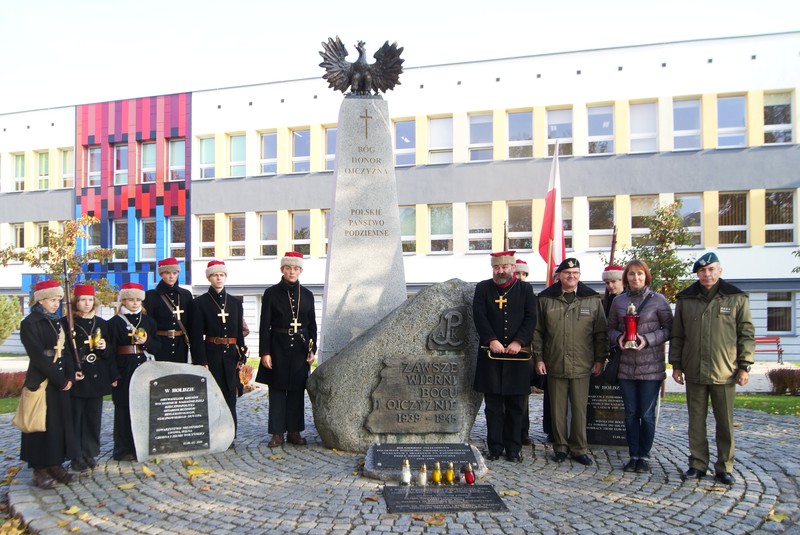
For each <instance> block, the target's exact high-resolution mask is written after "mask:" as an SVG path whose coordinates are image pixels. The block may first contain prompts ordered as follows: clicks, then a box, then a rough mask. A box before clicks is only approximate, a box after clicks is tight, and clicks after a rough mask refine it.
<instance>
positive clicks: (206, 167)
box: [199, 137, 217, 180]
mask: <svg viewBox="0 0 800 535" xmlns="http://www.w3.org/2000/svg"><path fill="white" fill-rule="evenodd" d="M209 143H210V145H211V146H210V147H209V146H208V144H209ZM199 148H200V164H199V167H200V179H202V180H206V179H207V180H210V179H212V178H214V177H216V175H217V154H216V148H217V140H216V139H215V138H214V137H201V138H200V139H199ZM209 149H210V150H209ZM209 152H210V156H211V160H210V161H209V160H208V159H207V158H208V156H209Z"/></svg>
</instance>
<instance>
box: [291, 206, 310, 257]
mask: <svg viewBox="0 0 800 535" xmlns="http://www.w3.org/2000/svg"><path fill="white" fill-rule="evenodd" d="M291 218H292V239H291V240H290V245H291V247H292V251H296V252H298V253H302V254H304V255H310V254H311V214H310V213H309V212H307V211H306V212H291Z"/></svg>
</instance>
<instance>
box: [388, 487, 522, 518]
mask: <svg viewBox="0 0 800 535" xmlns="http://www.w3.org/2000/svg"><path fill="white" fill-rule="evenodd" d="M383 498H384V499H385V500H386V508H387V509H388V510H389V512H390V513H458V512H463V511H497V512H499V511H508V508H507V507H506V504H504V503H503V500H501V499H500V496H499V495H498V494H497V491H495V490H494V487H493V486H492V485H452V486H441V487H440V486H430V485H429V486H425V487H414V486H410V487H401V486H393V485H386V486H384V487H383Z"/></svg>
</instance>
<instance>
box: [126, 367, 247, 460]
mask: <svg viewBox="0 0 800 535" xmlns="http://www.w3.org/2000/svg"><path fill="white" fill-rule="evenodd" d="M130 406H131V428H132V430H133V439H134V444H135V445H136V458H137V459H138V460H139V461H140V462H142V461H146V460H147V459H149V458H150V457H182V456H185V455H200V454H203V453H216V452H221V451H225V450H227V449H228V447H229V446H230V445H231V443H232V442H233V438H234V433H235V430H234V425H233V418H232V417H231V413H230V410H229V409H228V405H227V404H226V403H225V398H224V397H223V396H222V392H221V391H220V389H219V387H218V386H217V383H216V381H215V380H214V377H213V376H212V375H211V373H210V372H209V371H208V370H207V369H206V368H203V367H202V366H195V365H192V364H180V363H173V362H155V361H151V362H146V363H144V364H142V365H141V366H139V368H138V369H137V370H136V372H134V374H133V377H132V378H131V386H130Z"/></svg>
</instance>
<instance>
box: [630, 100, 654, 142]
mask: <svg viewBox="0 0 800 535" xmlns="http://www.w3.org/2000/svg"><path fill="white" fill-rule="evenodd" d="M629 130H630V132H629V136H630V152H631V154H646V153H653V152H658V103H657V102H636V103H631V105H630V128H629Z"/></svg>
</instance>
